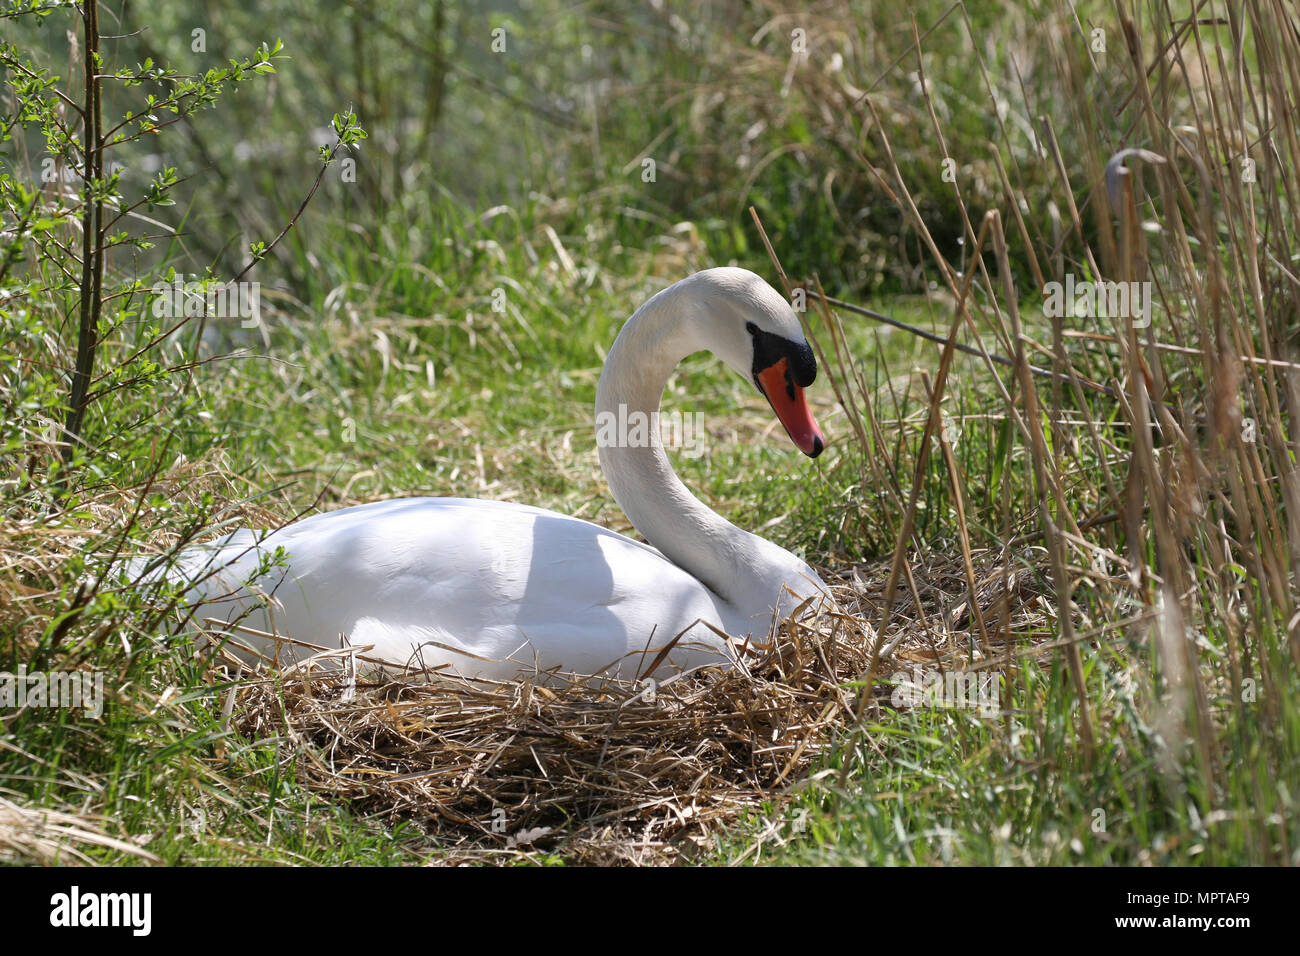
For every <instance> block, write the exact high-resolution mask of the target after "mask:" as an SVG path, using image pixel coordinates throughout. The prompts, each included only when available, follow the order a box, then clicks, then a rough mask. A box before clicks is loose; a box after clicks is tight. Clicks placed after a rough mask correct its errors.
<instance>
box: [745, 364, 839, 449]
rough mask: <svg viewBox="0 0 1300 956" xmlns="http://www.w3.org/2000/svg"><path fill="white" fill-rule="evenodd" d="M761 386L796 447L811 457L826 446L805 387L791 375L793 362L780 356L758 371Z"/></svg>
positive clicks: (759, 385)
mask: <svg viewBox="0 0 1300 956" xmlns="http://www.w3.org/2000/svg"><path fill="white" fill-rule="evenodd" d="M758 387H759V389H760V390H761V391H762V392H763V394H764V395H765V396H766V397H767V400H768V402H769V403H770V404H771V406H772V411H774V412H776V417H777V418H779V419H780V420H781V424H782V425H784V426H785V430H786V432H787V433H788V434H789V435H790V440H791V441H792V442H794V444H795V447H796V448H798V449H799V450H800V451H801V452H803V453H804V454H805V455H807V456H808V457H809V458H816V457H817V456H818V455H820V454H821V453H822V449H823V448H825V447H826V440H825V439H824V438H823V437H822V430H821V429H820V428H818V427H817V422H816V421H815V420H814V419H813V415H812V409H810V408H809V407H808V399H807V398H805V397H804V394H803V389H802V388H801V387H800V386H799V385H796V384H795V381H794V379H793V378H792V377H791V376H790V363H789V361H788V360H787V359H781V360H780V361H779V362H777V363H776V364H774V365H770V366H768V367H767V368H765V369H763V371H761V372H759V373H758Z"/></svg>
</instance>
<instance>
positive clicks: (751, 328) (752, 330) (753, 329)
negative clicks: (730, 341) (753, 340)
mask: <svg viewBox="0 0 1300 956" xmlns="http://www.w3.org/2000/svg"><path fill="white" fill-rule="evenodd" d="M745 331H746V332H748V333H749V334H750V335H757V334H758V326H757V325H755V324H754V323H753V322H746V323H745Z"/></svg>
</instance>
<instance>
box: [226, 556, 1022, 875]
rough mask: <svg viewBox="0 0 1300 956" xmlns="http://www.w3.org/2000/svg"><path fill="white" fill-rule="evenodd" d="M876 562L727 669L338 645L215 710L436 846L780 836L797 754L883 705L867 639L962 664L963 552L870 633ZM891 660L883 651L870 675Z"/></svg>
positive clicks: (658, 845) (462, 850) (593, 845)
mask: <svg viewBox="0 0 1300 956" xmlns="http://www.w3.org/2000/svg"><path fill="white" fill-rule="evenodd" d="M887 573H888V569H887V568H882V567H879V566H877V567H869V568H860V569H855V570H852V571H850V572H849V573H848V574H847V575H845V576H842V577H840V578H838V579H831V578H827V580H828V581H833V584H832V586H833V588H834V590H835V591H836V599H837V602H838V603H839V609H838V610H828V609H826V608H804V609H802V613H796V614H795V615H793V616H792V617H791V618H789V619H787V620H786V621H784V622H782V623H781V624H780V626H779V628H778V629H777V630H776V631H775V633H773V634H769V635H768V636H767V639H766V640H763V641H762V642H754V643H751V644H750V646H749V647H748V648H747V650H746V653H745V658H744V667H743V668H738V669H736V670H734V671H730V672H722V671H719V670H712V671H708V672H703V673H696V674H690V675H686V676H683V677H679V678H675V679H668V680H664V681H663V682H661V683H658V684H657V685H651V684H650V683H649V682H645V681H642V682H638V683H622V682H604V683H602V684H601V685H600V686H593V684H592V683H591V682H589V681H584V680H581V679H573V680H570V681H561V682H558V683H557V682H555V680H554V678H552V680H551V681H549V682H547V683H546V684H540V683H537V682H533V681H523V682H519V683H497V682H483V681H474V682H468V681H462V680H448V679H437V680H430V679H429V677H428V675H410V674H407V675H402V674H392V673H378V674H376V673H374V672H373V670H372V671H371V672H370V673H369V674H368V673H367V668H366V664H365V662H364V655H363V654H362V653H361V652H360V649H351V650H345V651H332V652H327V653H324V654H320V655H317V656H316V657H314V658H313V659H312V660H310V661H306V662H304V663H302V664H299V665H297V666H295V667H294V668H293V669H292V670H289V671H281V672H279V673H277V674H274V675H269V674H266V675H252V676H243V679H241V680H239V682H238V684H237V685H236V688H235V690H233V691H232V692H231V695H232V698H231V699H230V700H228V701H227V707H228V708H229V713H230V714H231V717H232V722H233V726H234V729H236V730H237V731H238V732H239V733H240V734H242V735H244V736H245V737H248V738H252V739H260V740H266V739H268V738H278V739H280V740H282V741H284V743H285V744H286V746H282V751H283V753H284V755H285V756H284V759H285V760H286V761H290V762H292V763H294V764H295V765H296V766H295V767H294V769H295V770H296V775H297V778H298V779H299V780H300V781H302V782H303V783H305V784H306V785H307V786H310V787H313V788H316V789H318V790H320V791H322V792H324V793H327V794H328V795H329V796H330V797H331V798H332V799H343V800H346V801H348V802H349V803H351V804H352V805H353V806H354V807H355V808H356V810H357V811H358V812H361V813H366V814H371V815H374V816H375V817H377V818H378V819H380V820H382V821H384V822H397V821H399V820H406V821H410V822H412V823H414V824H415V825H417V826H419V827H421V828H422V829H423V830H425V831H426V832H427V833H428V834H429V836H430V837H431V838H432V840H433V842H434V844H435V846H436V847H437V851H436V853H435V854H434V859H436V860H437V861H438V862H445V863H457V862H470V861H474V862H482V861H497V862H509V861H510V860H512V859H522V858H527V859H532V860H537V859H539V858H542V859H544V858H545V857H546V856H547V855H550V854H556V855H559V856H561V857H563V858H564V859H565V860H566V861H568V862H579V863H590V864H605V863H635V864H658V863H667V862H673V861H676V860H682V859H689V858H690V857H692V856H694V855H696V854H698V853H699V852H700V851H702V850H707V849H709V848H711V847H713V846H715V845H717V842H718V841H719V840H720V839H722V838H723V834H724V831H727V830H728V829H729V828H734V827H735V826H736V824H737V823H740V822H741V821H742V820H745V819H746V818H748V819H749V820H750V821H752V823H753V826H754V832H755V833H756V834H757V836H756V839H757V840H759V841H760V842H761V841H766V840H783V839H786V838H788V837H790V836H791V835H792V831H791V824H792V823H793V820H792V818H791V817H790V816H789V815H788V813H787V804H788V802H789V801H790V799H791V798H792V796H793V795H794V794H795V793H796V792H797V790H798V788H799V787H800V786H801V785H802V783H803V782H804V781H806V779H807V777H808V774H809V771H810V768H813V767H814V766H815V764H816V763H817V762H818V760H819V758H822V757H823V756H824V755H825V754H826V753H827V751H828V750H829V749H830V748H831V747H832V746H834V744H835V742H836V740H837V739H841V738H842V737H843V736H844V735H845V733H846V732H848V731H849V730H850V729H851V728H853V727H854V726H855V725H856V724H858V723H859V718H860V717H862V718H868V719H872V718H874V717H875V716H878V713H877V712H878V711H879V709H880V708H881V707H882V706H883V707H888V706H889V705H890V701H889V698H890V693H891V690H892V688H891V686H890V685H889V684H888V683H876V684H875V686H874V687H873V688H872V690H871V691H870V692H868V693H866V694H863V693H862V687H864V686H866V685H865V684H864V683H863V678H864V677H865V676H866V675H867V674H868V672H869V671H870V669H871V668H870V661H871V654H872V646H873V644H877V646H879V647H881V648H883V649H884V650H885V653H886V654H888V655H889V656H890V658H891V659H892V660H893V661H896V662H897V661H905V660H913V661H926V662H928V664H929V665H930V666H933V665H936V664H938V665H939V666H942V661H943V659H944V658H947V657H949V656H950V655H953V656H955V655H958V654H960V657H961V661H962V663H963V665H964V666H967V667H969V666H970V660H971V653H972V644H971V641H970V637H971V631H970V629H969V628H970V622H969V619H970V616H971V615H970V614H969V610H968V609H966V610H963V608H965V607H966V605H967V604H968V599H969V593H970V589H969V588H968V587H967V580H966V578H965V577H964V574H963V572H962V570H961V566H960V564H957V565H955V566H949V564H948V562H947V561H943V562H942V563H939V564H936V563H934V562H931V563H929V564H927V565H925V566H912V567H911V568H910V586H908V587H905V588H903V589H902V590H900V591H899V593H898V595H897V597H896V598H895V607H894V613H893V614H891V615H890V621H891V624H890V628H889V630H890V632H891V633H889V634H885V635H883V639H882V640H880V641H879V642H876V641H875V639H874V637H873V635H874V631H873V629H872V627H871V622H874V621H875V620H877V619H878V618H877V613H878V610H879V602H880V598H881V595H882V593H883V590H884V587H883V582H884V579H885V578H886V577H887ZM1031 583H1032V576H1030V575H1025V574H1023V573H1021V574H1020V575H1018V576H1017V575H1016V574H1007V573H1004V572H1003V571H1002V570H999V569H996V568H994V569H991V570H990V572H989V573H988V574H987V575H986V576H985V577H984V578H983V580H982V581H981V582H979V586H978V587H977V588H976V594H977V596H978V603H979V604H980V605H981V606H982V609H983V611H984V613H985V615H986V617H988V618H989V619H990V620H991V619H993V618H996V616H997V615H998V613H999V608H1002V609H1003V610H1005V609H1007V608H1009V607H1011V606H1012V603H1013V602H1014V605H1015V606H1017V607H1019V608H1021V609H1022V610H1023V609H1027V608H1028V607H1029V605H1031V604H1033V603H1034V602H1035V601H1036V600H1037V589H1036V588H1034V587H1032V586H1029V585H1031ZM1006 598H1011V599H1012V600H1011V601H1008V600H1005V599H1006ZM1000 654H1001V651H1000V650H995V649H993V648H979V649H977V656H982V657H987V658H992V659H996V658H998V657H999V656H1000ZM339 657H343V658H345V661H344V663H345V666H344V667H343V668H340V667H339V666H338V663H339V662H338V660H337V659H338V658H339ZM357 658H362V660H360V661H358V660H357ZM224 666H228V667H232V668H233V667H235V666H236V665H235V664H234V661H233V659H232V660H229V661H227V663H226V664H225V665H224ZM909 666H910V665H909ZM895 669H896V667H895V666H894V665H893V664H891V663H890V661H882V662H881V663H880V664H879V665H878V666H877V667H876V669H875V676H877V677H880V676H887V675H888V674H889V673H890V671H892V670H895ZM229 676H236V675H235V674H231V675H229ZM742 832H747V831H742Z"/></svg>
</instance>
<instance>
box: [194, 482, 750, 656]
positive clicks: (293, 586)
mask: <svg viewBox="0 0 1300 956" xmlns="http://www.w3.org/2000/svg"><path fill="white" fill-rule="evenodd" d="M183 568H184V573H185V574H186V575H187V576H188V577H189V578H190V580H196V581H197V580H198V579H199V578H200V577H203V580H201V582H200V583H196V584H195V585H194V587H195V590H196V591H197V592H198V597H199V598H200V600H201V601H202V605H203V606H202V608H201V610H200V612H199V613H200V616H202V617H204V618H207V619H209V620H211V619H213V618H215V619H217V620H220V621H224V622H238V623H239V624H241V625H242V626H243V628H244V630H242V631H238V632H237V639H238V640H239V641H240V642H243V643H247V644H250V645H253V646H254V647H255V648H256V650H258V652H260V653H263V654H268V656H269V655H278V658H279V659H280V660H282V661H283V660H287V659H292V658H294V657H301V656H305V655H306V654H310V653H311V651H310V649H307V648H302V647H300V646H299V647H295V646H294V645H289V644H284V643H282V642H276V641H273V640H265V639H259V638H257V637H255V636H250V634H249V631H250V630H252V631H260V632H264V633H270V634H276V635H280V636H284V637H289V638H293V639H294V640H297V641H303V642H307V643H308V644H311V645H318V646H323V647H330V648H333V647H338V646H340V644H341V642H342V641H343V640H346V642H347V643H349V644H351V645H353V646H371V647H372V648H373V649H372V650H371V651H370V652H368V656H374V657H380V658H383V659H384V660H387V661H390V662H393V663H396V664H407V663H415V664H420V665H423V666H425V667H429V668H438V669H443V670H446V671H450V672H452V673H458V674H462V675H464V676H476V677H491V678H498V679H510V678H514V677H518V676H519V675H520V674H521V673H528V672H532V671H535V670H552V669H558V670H559V671H561V672H572V673H580V674H601V673H603V674H608V675H611V676H619V677H622V678H624V679H628V678H632V677H635V676H638V675H639V674H642V673H644V671H645V670H646V668H647V667H648V666H649V665H650V664H651V663H652V662H653V661H654V660H655V659H656V658H657V657H658V655H659V651H660V650H662V649H663V648H664V647H665V645H667V644H669V643H671V642H672V641H673V639H674V638H678V635H679V634H680V635H681V637H680V638H679V639H678V640H677V642H676V644H674V646H673V648H672V650H671V651H670V652H669V654H668V655H667V657H666V658H665V660H664V662H663V664H662V666H661V667H660V668H659V670H658V671H657V672H656V673H657V674H658V675H659V676H664V675H666V674H668V673H672V672H674V671H677V670H680V669H682V668H688V667H695V666H699V665H701V664H710V663H725V662H726V661H727V660H728V659H729V656H728V652H727V650H726V646H725V642H724V641H723V639H722V638H721V637H719V635H718V634H717V633H716V632H715V631H714V630H713V628H717V629H719V630H723V631H730V632H733V633H735V632H737V630H740V631H741V632H742V633H743V631H745V630H748V627H746V626H745V622H742V621H738V620H737V619H736V615H735V612H734V611H733V610H732V609H731V608H730V607H729V606H728V605H727V604H726V603H725V602H724V601H722V600H721V599H720V598H719V597H718V596H717V595H715V594H713V593H712V592H711V591H709V590H708V588H706V587H705V586H704V585H703V584H701V583H700V582H699V581H697V580H696V579H695V578H693V577H692V576H691V575H689V574H688V573H686V572H685V571H683V570H682V569H681V568H679V567H677V566H676V565H674V564H673V563H671V562H670V561H668V560H667V559H666V558H664V557H663V555H661V554H660V553H659V552H658V551H656V550H655V549H653V548H651V547H649V546H648V545H645V544H642V543H640V542H637V541H634V540H632V539H631V538H628V537H626V536H624V535H620V534H617V533H615V532H613V531H610V530H609V529H607V528H602V527H600V526H599V525H595V524H592V523H591V522H588V521H583V520H582V519H580V518H573V517H570V516H568V515H562V514H557V513H555V512H551V511H546V510H544V509H540V508H533V507H529V506H526V505H517V504H511V503H507V502H498V501H486V500H478V499H464V498H408V499H397V500H393V501H384V502H376V503H374V504H369V505H360V506H357V507H354V508H345V509H342V510H339V511H333V512H328V513H325V514H320V515H316V516H313V517H311V518H307V519H305V520H303V521H300V522H297V523H295V524H293V525H289V526H287V527H284V528H281V529H279V530H277V531H274V532H271V533H269V534H267V535H265V536H260V540H258V536H256V535H254V536H251V537H250V536H248V535H247V533H241V534H240V535H239V536H238V537H236V536H231V537H229V538H226V539H221V540H220V541H218V542H217V543H216V544H214V545H211V546H208V547H205V548H202V549H193V550H192V551H191V552H187V553H186V555H185V560H184V562H183ZM710 625H711V626H710Z"/></svg>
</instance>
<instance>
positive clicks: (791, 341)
mask: <svg viewBox="0 0 1300 956" xmlns="http://www.w3.org/2000/svg"><path fill="white" fill-rule="evenodd" d="M685 281H686V282H691V283H692V284H693V285H695V286H696V290H695V291H696V293H697V294H696V302H697V303H698V305H699V306H700V322H701V324H702V328H701V330H700V331H701V338H702V339H703V345H704V347H705V348H706V349H708V350H709V351H710V352H712V353H713V354H714V355H715V356H716V357H717V358H719V359H721V360H722V361H723V362H725V363H726V364H727V365H729V366H731V368H733V369H734V370H735V371H736V372H738V373H739V374H740V375H742V376H744V377H745V378H746V379H748V380H749V381H751V382H753V383H754V387H755V388H757V389H758V391H759V393H760V394H762V395H763V397H764V398H766V399H767V401H768V404H770V405H771V406H772V411H774V412H775V413H776V417H777V418H778V419H780V421H781V424H782V425H784V426H785V430H786V433H787V434H788V435H789V436H790V440H791V441H793V442H794V444H795V447H797V448H798V449H799V450H800V451H802V452H803V453H804V454H805V455H807V456H808V457H809V458H816V457H817V456H818V455H820V454H821V453H822V449H823V448H825V447H826V440H825V438H824V437H823V436H822V432H821V429H820V428H818V427H817V422H816V420H815V419H814V418H813V414H812V410H811V409H810V408H809V407H808V400H807V398H806V397H805V396H804V389H805V388H807V387H808V386H809V385H811V384H812V383H813V380H814V379H815V378H816V377H817V358H816V357H815V356H814V355H813V350H812V347H811V346H809V344H808V340H807V339H806V338H805V337H804V334H803V326H802V325H800V323H799V317H798V316H797V315H795V313H794V309H792V308H791V307H790V303H789V302H787V301H786V300H785V298H784V297H783V296H782V295H781V294H780V293H779V292H777V291H776V290H775V289H773V288H772V287H771V286H770V285H768V284H767V283H766V282H764V281H763V279H762V278H761V277H760V276H758V275H756V274H755V273H753V272H750V271H749V270H747V269H736V268H730V267H724V268H719V269H706V270H705V271H704V272H697V273H696V274H695V275H693V276H691V277H690V278H689V279H687V280H685Z"/></svg>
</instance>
